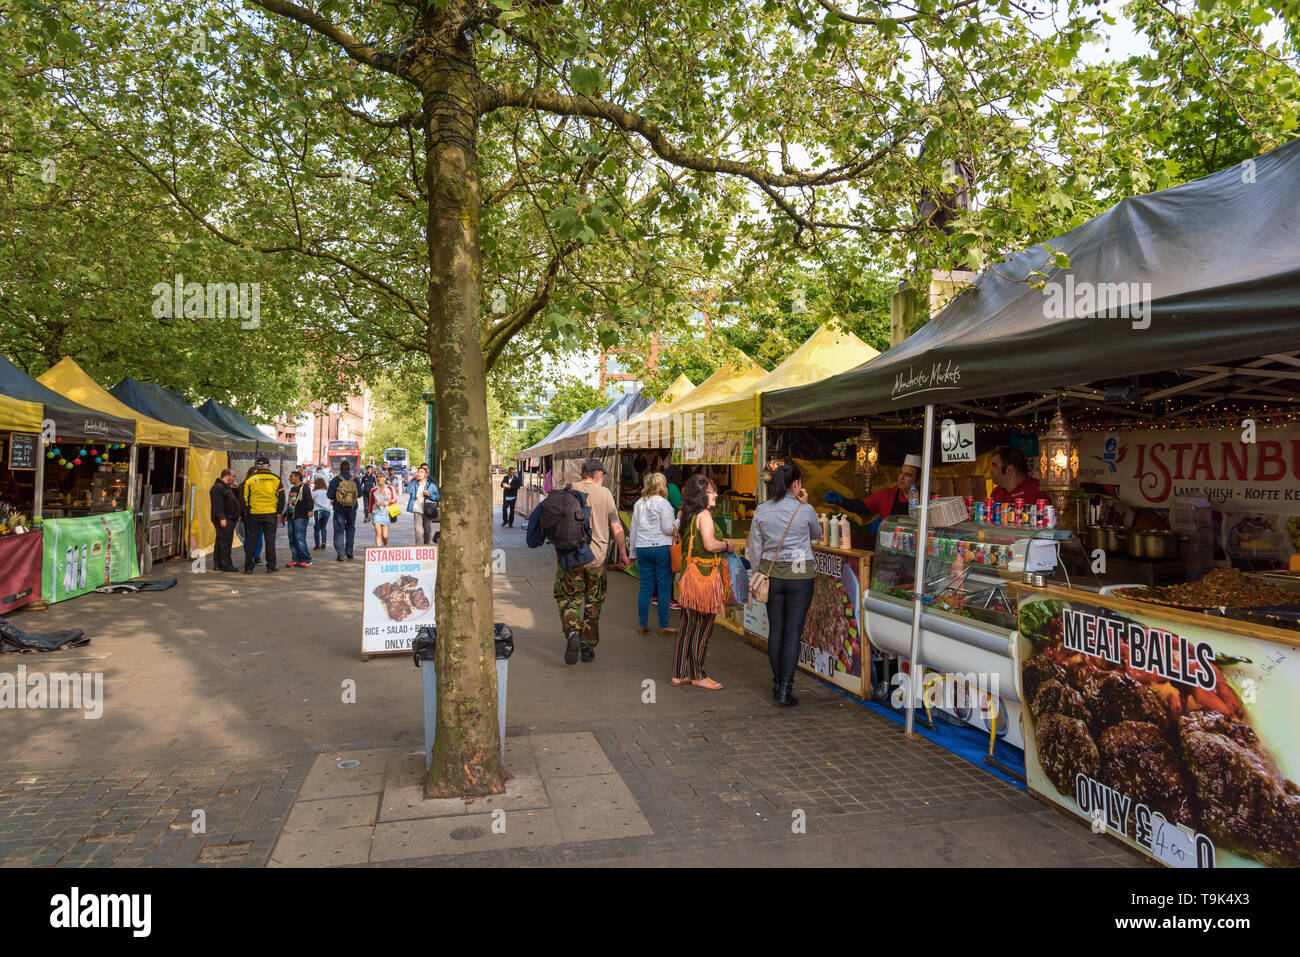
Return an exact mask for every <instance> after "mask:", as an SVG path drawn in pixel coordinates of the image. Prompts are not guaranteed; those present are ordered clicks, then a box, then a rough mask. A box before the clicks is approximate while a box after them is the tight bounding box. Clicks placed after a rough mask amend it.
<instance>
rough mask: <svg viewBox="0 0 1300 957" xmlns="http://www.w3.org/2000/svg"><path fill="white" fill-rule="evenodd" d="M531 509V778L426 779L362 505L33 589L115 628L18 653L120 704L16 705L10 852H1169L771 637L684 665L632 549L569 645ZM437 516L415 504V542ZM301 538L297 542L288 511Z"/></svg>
mask: <svg viewBox="0 0 1300 957" xmlns="http://www.w3.org/2000/svg"><path fill="white" fill-rule="evenodd" d="M496 522H498V523H499V519H497V520H496ZM516 524H517V527H516V528H513V529H503V528H500V527H497V528H496V547H497V548H499V549H501V550H502V551H501V553H499V556H498V559H499V560H498V565H499V566H500V564H501V563H502V562H503V563H504V572H503V573H502V574H498V575H497V577H496V580H495V590H496V618H497V620H498V621H503V622H506V623H508V624H510V625H511V627H512V628H513V630H514V635H515V641H516V651H515V654H514V656H513V657H512V658H511V659H510V664H509V668H510V671H509V686H508V687H509V692H508V716H507V752H506V764H507V768H508V769H509V770H510V771H511V773H512V775H513V777H512V778H511V781H510V784H509V787H508V788H507V791H506V793H505V794H504V795H500V796H497V797H495V798H488V799H480V800H479V801H475V802H471V803H470V804H465V802H462V801H442V802H437V801H424V800H423V799H422V797H420V795H419V788H418V784H419V780H420V776H421V771H422V767H423V758H422V756H421V753H420V752H421V748H422V744H423V727H422V710H421V691H420V672H419V671H418V670H417V669H416V668H415V667H414V666H413V663H412V661H411V658H410V656H409V655H405V654H404V655H397V656H392V657H381V658H373V659H371V660H369V661H366V662H362V661H361V660H360V647H361V636H360V632H361V590H362V586H361V578H362V567H363V563H362V560H361V559H362V555H361V549H362V548H363V547H364V546H365V545H366V544H370V543H372V542H373V531H372V528H371V526H369V525H365V524H358V527H357V540H356V546H357V550H356V560H354V561H352V562H336V561H335V560H334V553H333V550H332V549H327V550H326V551H323V552H314V553H313V557H314V562H313V565H312V566H311V567H310V568H305V569H291V568H286V567H283V564H282V567H281V569H280V571H278V572H277V573H276V574H274V575H268V574H266V573H265V571H264V569H263V568H262V567H259V568H258V569H257V571H256V573H255V574H253V575H244V574H242V573H239V574H222V573H216V572H211V571H208V572H206V573H203V574H198V573H194V572H193V571H192V570H191V566H190V564H189V563H188V562H167V563H162V564H159V565H156V566H154V569H153V572H152V574H151V576H150V577H152V578H167V577H173V576H174V577H176V578H177V579H178V584H177V586H176V587H175V588H173V589H171V590H169V591H165V592H154V593H147V592H146V593H142V594H136V595H90V596H86V597H83V598H78V599H74V600H72V601H69V602H66V603H63V604H60V605H55V606H53V607H51V608H50V609H49V610H48V611H44V612H23V613H19V614H17V615H15V616H14V617H13V619H12V620H13V622H14V623H15V624H16V625H18V626H19V627H21V628H23V629H25V630H28V631H52V630H56V629H59V628H67V627H80V628H84V629H85V630H86V632H87V634H89V635H90V636H91V638H92V642H91V644H89V645H87V646H85V647H83V648H78V649H72V650H68V651H64V652H56V653H53V654H49V655H41V656H40V657H37V656H35V655H6V656H5V657H4V658H3V659H0V671H9V672H14V671H16V668H17V665H18V664H23V665H25V666H26V667H27V669H28V671H33V670H38V669H39V670H43V671H46V672H72V671H83V672H84V671H91V672H102V673H103V675H104V709H103V716H102V717H100V718H99V719H97V720H87V719H86V718H84V717H83V716H82V712H80V711H77V712H73V711H53V710H23V711H14V712H11V713H5V714H4V715H3V721H4V728H5V730H6V733H5V735H4V736H3V738H0V866H6V867H13V866H48V865H59V866H71V865H92V866H99V865H145V866H156V865H197V866H246V867H247V866H254V867H262V866H267V865H268V864H269V865H272V866H276V865H288V866H322V865H331V864H339V865H358V864H367V863H369V864H374V865H379V864H387V863H392V864H401V865H409V864H438V865H457V864H460V865H470V866H497V865H520V864H524V865H529V864H531V865H553V864H586V865H600V866H609V865H620V866H627V865H631V866H690V865H700V866H709V865H755V866H766V865H807V866H828V865H845V866H862V865H895V866H897V865H904V866H906V865H915V866H945V865H947V866H965V865H1009V866H1037V865H1043V866H1102V867H1109V866H1132V865H1140V864H1141V860H1140V859H1139V858H1138V857H1136V856H1135V855H1133V854H1132V853H1131V852H1129V851H1127V850H1126V849H1124V848H1123V847H1121V846H1120V845H1118V844H1116V843H1114V842H1113V841H1111V840H1110V839H1108V838H1106V837H1104V836H1101V835H1094V834H1092V833H1091V832H1090V831H1089V830H1088V828H1087V827H1085V826H1082V825H1081V824H1079V822H1077V821H1076V820H1073V819H1070V818H1067V817H1065V816H1063V815H1062V814H1060V813H1059V812H1057V811H1055V810H1053V809H1051V808H1048V807H1046V806H1044V805H1042V804H1040V803H1039V802H1037V801H1035V800H1033V799H1031V798H1029V797H1027V796H1026V795H1024V794H1023V793H1021V792H1018V791H1015V790H1013V789H1011V788H1010V787H1008V786H1007V785H1005V784H1003V783H1002V782H1001V781H999V780H998V779H996V778H994V777H992V776H990V775H988V774H986V773H984V772H983V771H981V770H979V769H978V768H976V767H975V766H973V765H971V764H968V763H966V762H965V761H962V760H961V759H959V758H956V757H954V756H952V755H950V754H948V753H947V752H945V751H943V750H941V749H940V748H938V747H937V746H936V745H933V744H931V743H929V742H927V741H924V740H921V739H916V740H907V739H905V738H904V737H903V736H902V734H901V731H900V730H899V729H898V727H897V726H896V725H894V724H892V723H891V722H889V721H887V720H885V719H884V718H881V717H879V716H877V715H874V714H872V713H870V712H868V711H866V710H864V709H862V708H861V707H859V706H857V705H856V704H854V703H852V702H850V701H848V700H846V699H845V698H844V697H842V696H840V695H838V694H836V693H834V692H832V691H830V690H829V689H827V688H825V687H824V686H822V685H820V684H819V683H817V682H816V681H814V680H812V679H810V678H806V677H803V676H801V677H800V678H799V679H798V680H797V682H796V691H797V693H798V695H799V699H800V705H799V707H797V708H793V709H786V708H781V707H779V706H777V705H776V704H775V703H774V702H773V701H772V699H771V695H770V685H771V676H770V672H769V670H768V667H767V660H766V656H765V655H763V654H762V653H760V652H758V651H756V650H755V649H753V648H751V647H749V646H748V645H746V644H744V643H743V642H741V641H740V640H739V639H738V638H737V637H735V636H734V635H733V634H731V633H730V632H727V631H725V630H723V629H721V628H719V629H716V630H715V632H714V636H713V640H712V642H711V644H710V647H709V654H708V667H709V673H710V675H712V676H713V677H715V678H717V679H718V680H720V681H721V682H723V684H724V685H725V688H724V690H722V691H718V692H710V691H705V690H703V689H697V688H693V687H690V686H689V685H688V686H684V687H677V688H674V687H672V686H671V685H670V684H669V681H668V679H669V678H670V677H671V661H670V656H671V650H672V642H673V639H672V638H671V637H670V636H664V637H660V636H658V635H657V634H654V630H653V626H654V625H655V624H656V621H655V618H654V611H653V609H652V612H651V626H652V631H651V633H650V634H649V635H639V634H638V633H637V632H636V625H637V621H636V581H635V580H634V579H632V578H630V577H628V576H626V575H623V574H619V573H613V574H611V576H610V582H609V593H608V598H607V599H606V602H605V606H604V611H603V613H602V616H601V643H600V646H599V648H598V650H597V654H596V658H595V660H594V661H592V662H590V663H579V664H576V665H572V666H570V665H565V664H564V661H563V650H564V644H563V641H562V638H561V635H560V627H559V617H558V614H557V612H556V610H555V605H554V601H553V599H552V597H551V588H552V582H553V579H554V568H555V564H554V556H553V552H552V551H551V550H550V549H549V548H542V549H537V550H531V549H528V548H526V547H525V546H524V541H523V538H524V532H523V529H522V528H521V527H518V526H519V525H521V524H522V522H521V521H520V522H517V523H516ZM412 540H413V534H412V529H411V528H410V518H409V517H407V516H403V519H402V522H401V525H400V526H399V527H397V528H395V529H394V530H393V534H392V540H391V544H395V545H398V544H410V543H411V542H412ZM278 545H279V552H280V561H281V563H283V562H285V561H287V558H288V544H287V541H286V539H285V535H284V532H283V530H281V532H280V535H279V539H278ZM242 560H243V556H242V552H240V551H236V564H242ZM676 621H677V614H676V613H675V612H674V613H673V617H672V623H673V624H674V625H675V624H676ZM648 682H649V683H648ZM350 683H355V701H354V702H350V701H347V700H345V699H347V698H349V697H350V696H349V695H348V694H347V693H346V692H347V690H348V688H349V687H351V684H350ZM354 762H355V763H354Z"/></svg>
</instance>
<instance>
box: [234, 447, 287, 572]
mask: <svg viewBox="0 0 1300 957" xmlns="http://www.w3.org/2000/svg"><path fill="white" fill-rule="evenodd" d="M270 465H271V460H270V459H268V458H267V457H266V456H265V455H258V457H257V459H256V460H255V464H254V465H253V472H252V474H251V475H249V476H248V478H246V479H244V488H243V491H242V494H241V495H240V497H241V498H242V499H243V501H244V530H245V531H246V532H247V533H248V536H249V538H250V539H252V544H253V548H254V549H255V550H256V551H262V550H263V548H264V549H265V551H266V571H267V574H270V573H271V572H273V571H275V570H276V568H275V526H276V518H277V516H279V515H280V513H281V512H283V511H284V486H283V485H281V484H280V476H278V475H276V474H275V473H274V472H272V471H271V469H270ZM248 544H249V543H248V542H245V547H244V573H245V574H247V575H251V574H253V564H254V562H255V560H256V559H255V554H256V551H255V552H253V553H250V552H249V550H248Z"/></svg>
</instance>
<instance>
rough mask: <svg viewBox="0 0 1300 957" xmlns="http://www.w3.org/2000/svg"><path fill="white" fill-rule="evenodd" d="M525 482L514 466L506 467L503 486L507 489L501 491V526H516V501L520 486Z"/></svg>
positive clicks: (502, 481)
mask: <svg viewBox="0 0 1300 957" xmlns="http://www.w3.org/2000/svg"><path fill="white" fill-rule="evenodd" d="M523 484H524V480H523V479H522V478H520V477H519V475H518V474H517V473H516V472H515V470H514V468H513V467H511V468H508V469H506V474H505V477H504V478H502V479H501V487H502V488H503V489H505V491H504V492H502V493H501V527H502V528H514V527H515V502H516V501H518V500H519V488H520V486H522V485H523Z"/></svg>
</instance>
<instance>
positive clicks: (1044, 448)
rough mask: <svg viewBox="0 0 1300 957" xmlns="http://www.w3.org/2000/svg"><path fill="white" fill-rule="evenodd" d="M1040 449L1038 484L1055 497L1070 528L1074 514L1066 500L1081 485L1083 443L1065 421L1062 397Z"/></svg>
mask: <svg viewBox="0 0 1300 957" xmlns="http://www.w3.org/2000/svg"><path fill="white" fill-rule="evenodd" d="M1038 448H1039V450H1040V451H1039V455H1038V473H1039V474H1038V485H1039V487H1040V488H1041V489H1042V490H1043V491H1044V492H1046V493H1048V494H1049V495H1050V496H1051V498H1052V504H1053V505H1055V506H1056V514H1057V516H1058V521H1060V523H1061V525H1062V527H1070V525H1072V524H1073V522H1072V521H1071V519H1073V515H1072V514H1070V513H1067V511H1066V500H1067V498H1068V497H1069V494H1070V492H1072V491H1074V490H1075V489H1077V488H1078V487H1079V443H1078V440H1077V439H1076V437H1075V435H1074V433H1073V432H1071V431H1070V428H1069V426H1067V425H1066V424H1065V416H1063V415H1062V414H1061V402H1060V400H1059V399H1058V400H1057V402H1056V415H1054V416H1052V424H1051V426H1050V428H1048V430H1047V433H1046V434H1045V435H1041V436H1039V438H1038Z"/></svg>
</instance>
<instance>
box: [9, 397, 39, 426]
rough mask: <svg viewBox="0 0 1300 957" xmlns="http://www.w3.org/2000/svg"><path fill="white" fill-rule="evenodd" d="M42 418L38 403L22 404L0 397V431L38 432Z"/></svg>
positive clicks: (21, 402) (19, 401) (20, 400)
mask: <svg viewBox="0 0 1300 957" xmlns="http://www.w3.org/2000/svg"><path fill="white" fill-rule="evenodd" d="M43 418H44V413H43V411H42V409H41V404H40V403H39V402H24V401H23V400H22V399H11V398H9V396H7V395H0V431H4V432H39V431H40V430H41V421H42V420H43Z"/></svg>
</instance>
